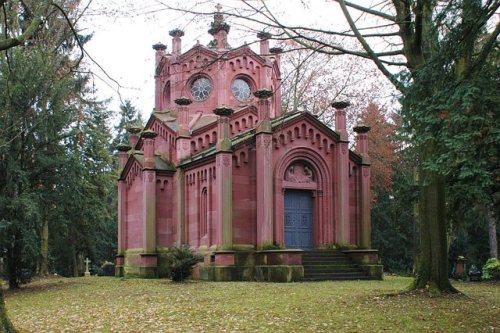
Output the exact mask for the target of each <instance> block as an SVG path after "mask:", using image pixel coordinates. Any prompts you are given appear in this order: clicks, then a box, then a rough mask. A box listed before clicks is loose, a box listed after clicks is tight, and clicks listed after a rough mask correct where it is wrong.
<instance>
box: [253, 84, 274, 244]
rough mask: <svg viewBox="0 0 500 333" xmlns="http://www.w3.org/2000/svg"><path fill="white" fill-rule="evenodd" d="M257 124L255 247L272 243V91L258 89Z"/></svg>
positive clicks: (256, 93)
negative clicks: (270, 99) (270, 113)
mask: <svg viewBox="0 0 500 333" xmlns="http://www.w3.org/2000/svg"><path fill="white" fill-rule="evenodd" d="M254 95H255V96H256V97H257V98H259V101H258V103H257V104H258V113H259V124H258V126H257V128H256V133H257V134H256V137H255V143H256V180H257V184H256V185H257V188H256V190H257V191H256V195H257V246H258V247H261V246H262V245H263V244H265V243H270V242H272V241H273V170H272V140H273V136H272V127H271V120H270V115H269V111H270V110H269V109H270V101H269V98H270V97H271V96H272V91H270V90H268V89H259V90H257V91H256V92H255V93H254Z"/></svg>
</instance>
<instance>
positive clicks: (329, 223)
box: [273, 147, 335, 246]
mask: <svg viewBox="0 0 500 333" xmlns="http://www.w3.org/2000/svg"><path fill="white" fill-rule="evenodd" d="M299 162H300V163H303V164H305V165H307V166H309V167H310V168H311V172H312V174H313V176H312V177H313V181H312V182H310V183H298V185H295V186H293V185H292V184H290V182H288V181H287V180H286V179H285V175H286V171H287V169H288V168H289V167H290V166H291V165H293V164H294V163H299ZM287 188H290V189H292V188H295V189H304V190H309V191H312V194H313V198H314V200H313V201H314V203H313V205H314V207H313V244H314V246H318V245H320V244H324V243H331V242H333V240H334V239H335V238H334V236H335V235H334V230H335V228H334V214H333V200H332V198H333V195H332V194H333V193H332V173H331V171H330V168H329V167H328V164H327V162H326V161H325V159H324V158H323V157H322V156H321V155H320V154H318V153H317V152H316V151H315V150H313V149H310V148H306V147H297V148H293V149H291V150H290V151H289V152H288V153H287V154H286V155H284V156H283V157H282V158H281V159H280V160H279V161H278V162H277V163H276V165H275V168H274V193H275V195H274V207H275V211H274V235H273V237H274V241H275V242H277V243H283V242H284V193H285V190H286V189H287Z"/></svg>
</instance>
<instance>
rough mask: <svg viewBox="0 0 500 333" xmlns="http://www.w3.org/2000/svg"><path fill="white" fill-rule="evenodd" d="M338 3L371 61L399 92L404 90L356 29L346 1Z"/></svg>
mask: <svg viewBox="0 0 500 333" xmlns="http://www.w3.org/2000/svg"><path fill="white" fill-rule="evenodd" d="M336 1H338V3H339V5H340V8H341V9H342V12H343V13H344V16H345V18H346V20H347V22H348V23H349V26H350V27H351V30H352V32H353V33H354V34H355V35H356V37H357V39H358V41H359V42H360V43H361V45H362V46H363V48H364V49H365V51H366V53H367V54H368V56H369V57H370V59H371V60H372V61H373V62H374V63H375V65H376V66H377V68H378V69H379V70H380V71H381V72H382V74H384V75H385V76H386V77H387V78H388V79H389V81H391V83H392V84H393V85H394V86H395V87H396V89H398V90H399V91H403V90H404V86H403V84H402V83H401V82H399V81H398V80H397V79H396V77H395V76H394V75H393V74H392V73H391V72H389V71H388V70H387V68H385V66H384V64H383V63H382V62H381V61H380V59H379V57H378V56H377V54H376V53H375V52H374V51H373V50H372V48H371V47H370V45H368V43H367V42H366V40H365V39H364V38H363V36H362V35H361V33H360V32H359V30H358V28H357V27H356V24H355V23H354V21H353V20H352V17H351V14H349V10H348V9H347V6H346V4H345V1H344V0H336Z"/></svg>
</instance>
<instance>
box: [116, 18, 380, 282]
mask: <svg viewBox="0 0 500 333" xmlns="http://www.w3.org/2000/svg"><path fill="white" fill-rule="evenodd" d="M229 30H230V26H229V25H228V24H227V23H226V22H225V20H224V17H223V15H222V13H221V12H219V11H217V12H216V13H214V21H213V22H212V24H211V27H210V30H209V33H210V34H211V35H212V36H213V40H212V41H211V42H210V43H209V44H208V46H204V45H201V44H199V43H197V44H196V45H194V46H193V47H191V48H190V49H189V50H187V51H186V52H182V47H181V43H182V37H183V35H184V33H183V31H181V30H178V29H176V30H172V31H170V36H171V37H172V50H171V53H168V52H167V47H166V46H165V45H163V44H155V45H154V46H153V49H154V51H155V57H156V64H155V66H156V67H155V108H154V111H153V113H152V114H151V117H150V118H149V121H148V122H147V124H146V126H145V128H144V129H141V128H136V127H131V128H129V142H128V143H127V144H122V145H120V146H119V147H118V150H119V161H120V162H119V164H120V176H119V180H118V256H117V262H116V263H117V265H116V274H117V275H118V276H141V277H161V276H164V275H165V271H166V270H165V257H164V253H165V251H166V250H167V249H168V248H169V247H171V246H173V245H175V244H177V245H178V244H188V245H189V246H190V247H191V248H192V249H193V250H195V251H197V252H199V253H201V254H203V255H204V256H205V260H204V262H203V263H200V264H199V265H198V267H197V268H196V270H195V277H197V278H201V279H207V280H272V281H275V280H276V281H294V280H301V279H302V278H303V277H304V265H303V254H304V253H305V252H304V251H310V250H314V249H321V248H323V247H325V246H327V245H329V244H333V243H344V244H346V243H350V244H355V245H357V246H358V247H359V248H361V249H364V250H358V252H356V251H354V252H353V253H350V254H349V255H350V258H351V259H354V260H358V262H359V263H360V264H363V265H365V266H366V267H365V272H366V273H367V274H368V275H370V274H371V275H372V276H373V275H374V273H373V269H374V268H375V269H376V271H377V272H379V273H380V272H381V271H380V270H379V268H380V267H379V266H378V265H376V264H377V262H376V261H377V259H376V252H375V251H373V250H369V249H370V248H371V243H370V237H371V230H370V163H369V158H368V148H367V147H368V145H367V132H368V131H369V128H368V127H366V126H358V127H356V128H355V131H356V132H357V135H356V149H355V150H354V151H353V150H350V149H349V139H348V133H347V131H346V112H345V107H348V103H341V102H340V103H333V107H334V108H335V124H324V123H322V122H321V121H320V120H318V118H317V117H315V116H314V115H313V114H310V113H307V112H294V113H283V112H282V109H281V92H280V89H281V79H282V77H281V72H280V61H281V59H280V58H281V55H280V53H281V52H282V50H281V49H280V48H277V47H272V48H270V45H269V37H270V36H269V34H267V33H264V32H263V33H259V34H258V35H257V37H258V38H259V39H260V51H259V52H258V53H257V52H254V51H253V50H252V49H251V48H250V47H248V46H247V45H243V46H240V47H235V48H232V47H231V46H230V45H229V44H228V40H227V35H228V33H229ZM332 127H333V128H334V129H332ZM351 252H352V251H351ZM356 258H357V259H356ZM363 267H364V266H363ZM379 273H377V274H379ZM375 275H376V274H375Z"/></svg>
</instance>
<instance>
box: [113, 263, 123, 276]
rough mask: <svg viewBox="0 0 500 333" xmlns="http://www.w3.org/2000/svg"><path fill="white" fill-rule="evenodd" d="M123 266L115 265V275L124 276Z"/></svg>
mask: <svg viewBox="0 0 500 333" xmlns="http://www.w3.org/2000/svg"><path fill="white" fill-rule="evenodd" d="M124 276H125V268H124V267H123V266H115V277H124Z"/></svg>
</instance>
